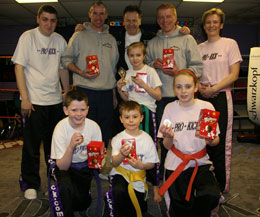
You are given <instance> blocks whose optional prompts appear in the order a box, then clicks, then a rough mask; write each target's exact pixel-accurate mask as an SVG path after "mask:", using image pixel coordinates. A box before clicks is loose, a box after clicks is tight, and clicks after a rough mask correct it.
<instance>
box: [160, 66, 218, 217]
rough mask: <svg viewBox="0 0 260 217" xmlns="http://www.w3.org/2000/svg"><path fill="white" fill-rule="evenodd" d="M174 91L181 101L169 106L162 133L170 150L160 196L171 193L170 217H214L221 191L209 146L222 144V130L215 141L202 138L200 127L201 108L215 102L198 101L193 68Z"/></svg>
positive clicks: (177, 80)
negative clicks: (213, 169) (195, 95)
mask: <svg viewBox="0 0 260 217" xmlns="http://www.w3.org/2000/svg"><path fill="white" fill-rule="evenodd" d="M173 89H174V92H175V94H176V96H177V97H178V100H176V101H174V102H172V103H169V104H168V105H167V106H166V107H165V109H164V112H163V117H162V121H161V125H160V129H159V132H158V137H163V144H164V147H165V148H166V149H167V150H168V153H167V156H166V159H165V164H164V167H165V169H166V172H165V179H167V180H166V182H165V183H164V184H163V186H162V187H161V188H160V190H159V193H160V194H164V193H165V191H166V190H168V194H166V197H167V196H168V195H169V197H170V204H169V203H168V208H169V213H170V216H174V217H210V216H211V210H213V209H214V208H215V207H217V205H218V203H219V198H220V188H219V186H218V183H217V180H216V178H215V176H214V174H213V172H212V171H211V167H212V162H211V161H210V160H209V156H208V154H207V151H206V145H209V146H216V145H218V143H219V137H218V134H219V129H217V135H216V137H215V139H214V140H209V139H205V138H201V137H198V135H197V134H198V128H199V126H198V127H197V126H196V125H197V123H198V119H199V114H200V110H201V109H209V110H215V109H214V107H213V105H212V104H211V103H209V102H206V101H203V100H199V99H195V98H194V93H195V92H197V90H198V82H197V78H196V76H195V74H194V73H193V72H192V71H191V70H189V69H183V70H180V71H178V72H177V74H176V75H175V78H174V81H173ZM167 122H168V123H167ZM193 178H194V181H193ZM175 179H176V180H175ZM192 181H193V183H192ZM167 201H168V200H167V198H166V203H167Z"/></svg>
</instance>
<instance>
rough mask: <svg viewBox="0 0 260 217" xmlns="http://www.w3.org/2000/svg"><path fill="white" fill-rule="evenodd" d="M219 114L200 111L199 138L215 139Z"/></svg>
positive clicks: (205, 110) (211, 111)
mask: <svg viewBox="0 0 260 217" xmlns="http://www.w3.org/2000/svg"><path fill="white" fill-rule="evenodd" d="M218 119H219V112H217V111H213V110H209V109H201V111H200V116H199V121H198V125H199V126H200V132H199V137H202V138H207V139H215V137H216V131H217V126H218Z"/></svg>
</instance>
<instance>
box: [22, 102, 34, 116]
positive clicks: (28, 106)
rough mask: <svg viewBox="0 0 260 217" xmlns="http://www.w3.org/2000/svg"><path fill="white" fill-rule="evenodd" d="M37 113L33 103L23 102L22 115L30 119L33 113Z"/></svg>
mask: <svg viewBox="0 0 260 217" xmlns="http://www.w3.org/2000/svg"><path fill="white" fill-rule="evenodd" d="M32 111H35V109H34V107H33V105H32V103H31V101H30V100H29V99H26V100H23V99H22V101H21V114H22V115H24V116H28V117H30V115H31V112H32Z"/></svg>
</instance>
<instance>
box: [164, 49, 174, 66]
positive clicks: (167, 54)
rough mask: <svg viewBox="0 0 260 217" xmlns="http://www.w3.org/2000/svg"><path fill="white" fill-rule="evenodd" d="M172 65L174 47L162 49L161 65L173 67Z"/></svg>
mask: <svg viewBox="0 0 260 217" xmlns="http://www.w3.org/2000/svg"><path fill="white" fill-rule="evenodd" d="M173 66H174V49H163V65H162V67H163V68H165V69H167V68H173Z"/></svg>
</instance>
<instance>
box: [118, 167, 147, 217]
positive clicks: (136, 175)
mask: <svg viewBox="0 0 260 217" xmlns="http://www.w3.org/2000/svg"><path fill="white" fill-rule="evenodd" d="M115 169H116V171H117V172H119V173H120V174H121V175H122V176H124V177H125V178H126V179H128V180H129V184H128V194H129V196H130V199H131V201H132V203H133V205H134V207H135V211H136V216H137V217H142V212H141V208H140V205H139V203H138V200H137V198H136V195H135V191H134V188H133V182H137V181H142V182H144V188H145V191H146V196H145V200H147V196H148V186H147V184H146V182H145V176H146V171H145V170H139V171H136V172H134V171H130V170H127V169H125V168H123V167H121V166H117V167H116V168H115Z"/></svg>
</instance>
